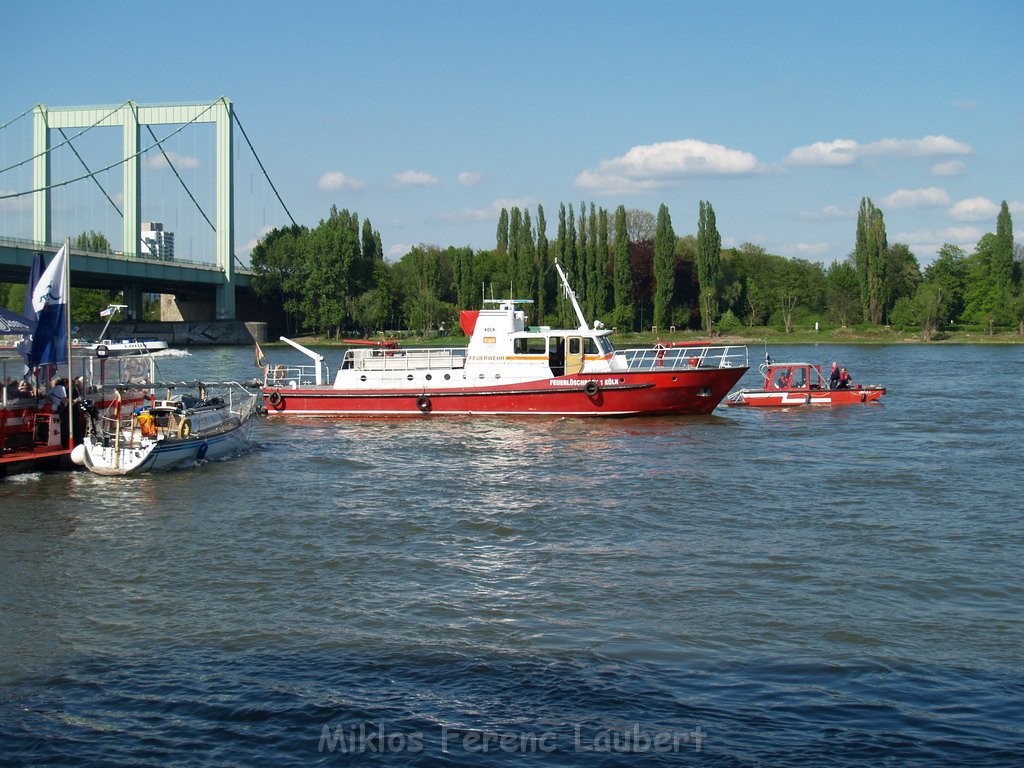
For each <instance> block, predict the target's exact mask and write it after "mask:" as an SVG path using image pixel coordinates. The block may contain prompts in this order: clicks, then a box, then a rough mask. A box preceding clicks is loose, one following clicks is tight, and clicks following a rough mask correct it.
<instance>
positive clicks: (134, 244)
mask: <svg viewBox="0 0 1024 768" xmlns="http://www.w3.org/2000/svg"><path fill="white" fill-rule="evenodd" d="M121 120H122V126H123V131H124V158H125V161H124V221H123V224H122V225H121V232H122V233H123V234H124V243H123V246H122V248H123V250H124V252H125V253H138V252H139V251H140V250H141V247H142V240H141V234H142V214H141V211H140V207H141V205H142V190H141V189H140V188H139V179H140V176H139V105H138V104H136V103H135V102H134V101H129V102H128V103H127V104H125V106H124V108H123V109H121ZM126 296H127V293H126ZM140 307H141V305H140ZM129 311H131V309H129ZM136 317H137V319H140V320H141V319H142V315H137V316H136Z"/></svg>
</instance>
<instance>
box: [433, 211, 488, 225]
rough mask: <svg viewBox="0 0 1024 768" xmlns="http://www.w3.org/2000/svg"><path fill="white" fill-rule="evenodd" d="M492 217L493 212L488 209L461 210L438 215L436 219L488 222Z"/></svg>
mask: <svg viewBox="0 0 1024 768" xmlns="http://www.w3.org/2000/svg"><path fill="white" fill-rule="evenodd" d="M494 217H495V213H494V211H492V210H490V209H489V208H462V209H460V210H458V211H448V212H447V213H441V214H438V218H439V219H440V220H441V221H454V222H470V221H490V220H491V219H494Z"/></svg>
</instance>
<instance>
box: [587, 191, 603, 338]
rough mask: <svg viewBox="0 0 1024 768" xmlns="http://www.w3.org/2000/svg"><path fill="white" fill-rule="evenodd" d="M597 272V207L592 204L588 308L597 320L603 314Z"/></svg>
mask: <svg viewBox="0 0 1024 768" xmlns="http://www.w3.org/2000/svg"><path fill="white" fill-rule="evenodd" d="M597 272H598V268H597V206H595V205H594V204H593V203H591V204H590V215H589V216H588V217H587V306H588V307H589V317H591V318H596V317H597V316H598V314H600V312H601V309H600V307H599V306H598V304H599V302H598V296H597V294H598V291H599V286H598V282H599V280H598V274H597Z"/></svg>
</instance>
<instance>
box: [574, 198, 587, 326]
mask: <svg viewBox="0 0 1024 768" xmlns="http://www.w3.org/2000/svg"><path fill="white" fill-rule="evenodd" d="M587 251H588V246H587V204H586V203H584V202H583V201H582V200H581V201H580V231H579V239H578V240H577V246H576V259H577V265H576V274H575V275H573V278H572V287H573V290H575V291H576V298H577V299H578V300H579V302H580V307H581V308H582V309H583V314H584V315H586V316H588V317H589V316H590V296H589V294H590V285H589V278H590V271H589V264H588V263H587Z"/></svg>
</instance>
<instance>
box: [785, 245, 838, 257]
mask: <svg viewBox="0 0 1024 768" xmlns="http://www.w3.org/2000/svg"><path fill="white" fill-rule="evenodd" d="M782 250H783V251H784V252H785V253H792V254H794V255H795V256H797V257H799V258H801V259H817V258H820V257H822V256H824V255H826V254H827V253H829V252H830V251H831V250H832V247H831V246H830V245H829V244H828V243H792V244H790V245H784V246H782Z"/></svg>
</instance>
